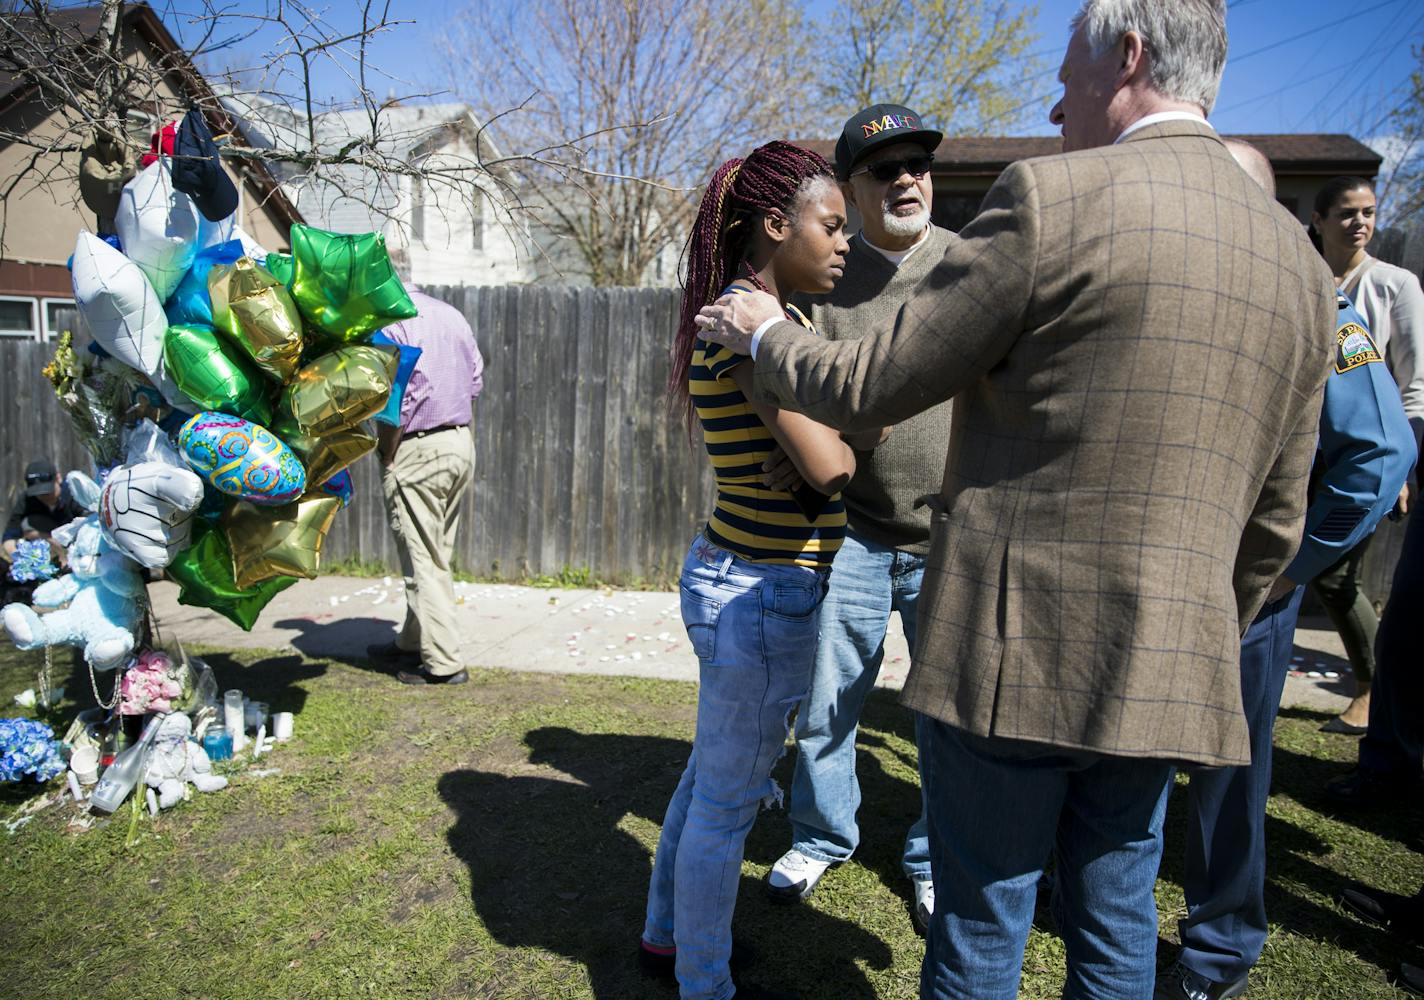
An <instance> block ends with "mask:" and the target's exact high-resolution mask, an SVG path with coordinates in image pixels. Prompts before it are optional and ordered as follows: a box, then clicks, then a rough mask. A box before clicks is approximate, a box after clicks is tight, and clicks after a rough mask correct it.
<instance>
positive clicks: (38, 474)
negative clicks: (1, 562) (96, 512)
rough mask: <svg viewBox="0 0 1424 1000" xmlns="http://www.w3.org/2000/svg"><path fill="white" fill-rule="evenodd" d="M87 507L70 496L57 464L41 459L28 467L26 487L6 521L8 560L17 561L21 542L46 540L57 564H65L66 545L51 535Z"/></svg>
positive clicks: (5, 545) (5, 540)
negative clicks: (16, 553) (16, 557)
mask: <svg viewBox="0 0 1424 1000" xmlns="http://www.w3.org/2000/svg"><path fill="white" fill-rule="evenodd" d="M85 513H86V512H85V510H84V509H83V508H82V507H80V506H79V504H78V503H77V502H75V500H74V497H72V496H70V493H69V488H68V487H67V486H65V484H64V480H62V479H60V477H59V473H58V472H57V471H56V470H55V467H54V463H53V462H51V461H49V460H48V459H44V458H37V459H35V460H34V461H32V462H30V464H29V465H27V466H25V490H24V493H23V494H22V495H21V496H20V497H19V498H18V499H16V501H15V505H14V506H13V507H12V508H11V509H10V518H9V520H8V521H6V522H5V533H4V540H3V546H4V550H5V561H6V562H7V563H9V562H13V561H14V558H15V548H16V546H17V545H19V543H20V542H21V541H26V540H36V539H44V540H45V541H47V542H49V543H50V548H51V549H52V550H53V553H54V562H55V564H56V565H59V566H63V565H64V546H62V545H59V544H58V543H56V542H55V541H53V540H52V539H51V538H50V535H51V533H52V532H53V531H54V529H56V528H58V527H60V526H61V525H65V524H68V523H69V522H70V521H73V520H74V519H75V518H77V517H83V516H84V515H85Z"/></svg>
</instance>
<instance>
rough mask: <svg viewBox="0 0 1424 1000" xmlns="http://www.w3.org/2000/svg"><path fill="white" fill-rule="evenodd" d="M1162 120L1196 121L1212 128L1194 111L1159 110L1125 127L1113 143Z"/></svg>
mask: <svg viewBox="0 0 1424 1000" xmlns="http://www.w3.org/2000/svg"><path fill="white" fill-rule="evenodd" d="M1161 122H1196V123H1197V124H1198V125H1205V126H1206V127H1207V128H1211V124H1210V123H1209V122H1208V121H1207V120H1206V119H1205V118H1203V117H1202V116H1201V115H1199V114H1197V113H1196V112H1194V111H1159V112H1157V113H1156V114H1153V115H1146V116H1145V117H1142V118H1139V119H1137V121H1135V122H1133V123H1132V124H1131V125H1129V126H1128V127H1127V128H1125V129H1123V130H1122V135H1120V136H1118V137H1117V138H1116V139H1114V140H1113V145H1114V146H1116V145H1117V144H1118V143H1120V142H1122V140H1124V139H1126V138H1127V137H1128V136H1130V135H1132V133H1134V132H1137V131H1139V130H1141V129H1144V128H1146V127H1147V126H1149V125H1157V124H1160V123H1161Z"/></svg>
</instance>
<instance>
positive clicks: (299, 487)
mask: <svg viewBox="0 0 1424 1000" xmlns="http://www.w3.org/2000/svg"><path fill="white" fill-rule="evenodd" d="M178 448H179V450H180V451H181V452H182V453H183V460H184V461H185V462H187V463H188V464H189V465H190V466H191V467H192V469H193V471H194V472H196V473H197V474H198V475H200V476H202V477H203V479H205V480H206V481H207V482H208V483H210V484H212V486H213V487H215V488H216V489H218V490H221V491H222V492H223V493H226V494H228V495H229V496H234V497H237V498H238V499H239V500H246V501H248V502H249V503H255V504H273V505H275V504H283V503H290V502H291V501H293V500H295V499H296V498H297V497H299V496H301V495H302V492H303V491H304V490H305V489H306V485H307V473H306V469H304V468H303V467H302V463H301V462H300V461H299V460H298V459H297V456H296V454H295V453H294V452H293V451H292V449H290V448H288V447H287V446H286V445H285V444H283V443H282V442H281V441H280V440H278V439H277V436H276V435H275V434H273V433H272V432H271V431H269V430H268V429H267V428H265V427H263V426H262V425H261V424H254V423H253V422H252V421H250V420H243V419H242V418H241V417H234V416H232V415H231V414H227V413H217V412H215V411H213V410H204V411H203V412H202V413H199V414H197V415H196V416H194V417H192V418H191V419H189V420H188V422H187V423H185V424H184V425H183V426H182V428H181V429H180V430H179V431H178Z"/></svg>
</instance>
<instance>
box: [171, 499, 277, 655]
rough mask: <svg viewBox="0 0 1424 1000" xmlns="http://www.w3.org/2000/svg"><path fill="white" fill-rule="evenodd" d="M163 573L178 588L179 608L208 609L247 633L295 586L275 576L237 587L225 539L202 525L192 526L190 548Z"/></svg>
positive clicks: (219, 531) (213, 527)
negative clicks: (274, 600)
mask: <svg viewBox="0 0 1424 1000" xmlns="http://www.w3.org/2000/svg"><path fill="white" fill-rule="evenodd" d="M165 572H166V573H167V574H168V575H169V577H171V578H172V579H173V580H174V581H176V582H177V584H178V603H179V604H186V605H188V606H189V607H194V608H209V609H211V610H213V611H216V612H217V613H218V614H220V615H222V616H223V617H224V618H226V619H228V620H229V621H231V622H232V623H233V624H235V625H237V626H239V627H240V628H242V629H244V630H245V631H248V632H250V631H252V626H253V624H254V623H255V622H256V621H257V616H258V615H260V614H261V613H262V609H263V608H265V607H266V606H267V602H269V601H270V600H272V598H274V597H276V596H277V595H278V594H280V593H281V592H282V591H284V590H286V589H287V588H288V587H290V586H291V585H292V584H294V583H296V582H297V578H296V577H294V576H277V577H273V578H272V579H270V580H263V581H262V582H261V583H259V584H257V585H256V586H254V587H250V588H248V589H247V590H243V589H242V588H240V587H238V585H237V583H236V581H235V580H234V579H233V569H232V550H231V549H230V548H228V543H227V537H226V536H225V535H224V534H223V530H222V528H221V527H219V526H217V525H211V524H208V523H207V522H205V521H199V522H196V523H195V524H194V525H193V544H191V545H189V546H188V547H187V548H186V549H184V550H183V551H182V552H180V553H178V556H177V558H175V559H174V560H173V562H171V563H170V564H169V565H168V568H167V569H166V570H165Z"/></svg>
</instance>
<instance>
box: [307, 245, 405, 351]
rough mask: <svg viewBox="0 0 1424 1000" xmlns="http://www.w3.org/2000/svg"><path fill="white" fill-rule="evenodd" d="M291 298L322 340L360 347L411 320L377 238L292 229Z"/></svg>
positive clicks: (402, 289) (392, 268)
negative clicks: (379, 333)
mask: <svg viewBox="0 0 1424 1000" xmlns="http://www.w3.org/2000/svg"><path fill="white" fill-rule="evenodd" d="M291 289H292V298H293V299H295V300H296V303H297V307H298V308H299V309H300V310H301V312H302V315H303V316H305V317H306V319H307V322H309V323H311V324H312V326H314V327H316V328H317V329H318V330H320V331H321V333H322V334H324V335H325V336H326V337H328V338H330V339H332V340H337V341H340V342H342V343H348V344H349V343H361V342H364V341H365V340H366V338H367V337H368V336H370V334H371V333H372V332H373V331H375V330H379V329H381V327H383V326H387V325H388V324H390V323H394V322H397V321H399V320H403V319H410V318H411V317H413V316H414V315H415V314H416V308H415V303H414V302H412V301H411V298H410V295H409V294H408V293H407V292H406V290H405V286H404V285H402V284H401V280H400V278H399V277H398V276H397V275H396V272H395V268H394V267H392V266H391V258H390V254H388V253H387V252H386V238H385V237H384V236H382V235H381V234H380V233H361V234H359V235H343V234H341V233H329V232H326V231H325V230H322V229H313V228H311V227H310V226H303V225H301V224H300V223H298V224H296V225H294V226H292V280H291Z"/></svg>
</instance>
